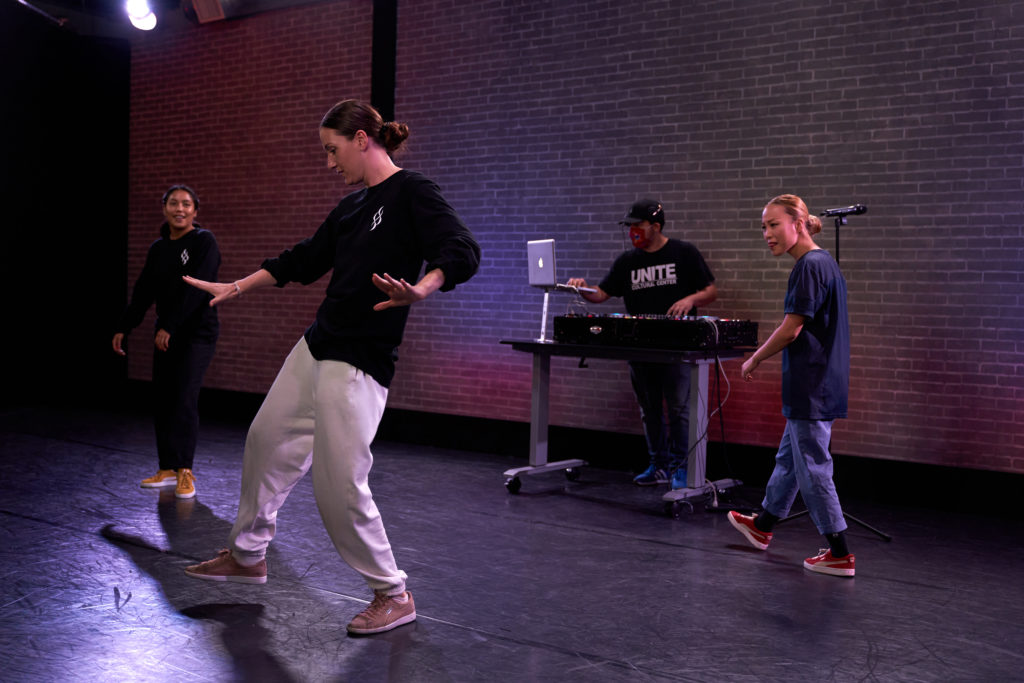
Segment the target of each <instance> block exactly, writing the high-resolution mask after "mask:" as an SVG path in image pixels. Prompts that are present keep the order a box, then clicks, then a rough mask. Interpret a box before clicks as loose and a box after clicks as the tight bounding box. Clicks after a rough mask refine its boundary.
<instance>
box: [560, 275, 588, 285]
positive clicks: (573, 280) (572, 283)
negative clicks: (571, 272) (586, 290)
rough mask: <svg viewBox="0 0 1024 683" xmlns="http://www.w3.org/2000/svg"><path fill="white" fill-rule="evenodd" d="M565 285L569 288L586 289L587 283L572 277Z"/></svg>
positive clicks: (579, 278)
mask: <svg viewBox="0 0 1024 683" xmlns="http://www.w3.org/2000/svg"><path fill="white" fill-rule="evenodd" d="M565 284H566V285H568V286H569V287H586V286H587V281H586V280H584V279H583V278H581V277H572V278H569V281H568V282H566V283H565Z"/></svg>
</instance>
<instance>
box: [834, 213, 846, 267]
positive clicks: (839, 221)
mask: <svg viewBox="0 0 1024 683" xmlns="http://www.w3.org/2000/svg"><path fill="white" fill-rule="evenodd" d="M840 225H846V216H836V263H839V226H840Z"/></svg>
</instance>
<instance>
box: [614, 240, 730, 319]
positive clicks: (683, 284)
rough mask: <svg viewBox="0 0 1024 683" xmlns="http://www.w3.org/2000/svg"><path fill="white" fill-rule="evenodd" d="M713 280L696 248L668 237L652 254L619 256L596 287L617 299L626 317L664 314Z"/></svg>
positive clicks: (634, 252) (640, 251) (635, 252)
mask: <svg viewBox="0 0 1024 683" xmlns="http://www.w3.org/2000/svg"><path fill="white" fill-rule="evenodd" d="M714 281H715V278H714V276H713V275H712V274H711V269H710V268H708V265H707V263H705V262H704V257H703V256H701V254H700V252H699V251H698V250H697V247H695V246H693V245H692V244H690V243H689V242H684V241H682V240H677V239H671V238H670V239H669V240H668V242H666V243H665V245H664V246H663V247H662V248H661V249H658V250H657V251H655V252H652V253H649V252H646V251H644V250H643V249H631V250H629V251H627V252H624V253H623V254H621V255H620V256H619V257H618V258H617V259H615V263H613V264H612V268H611V270H610V271H609V272H608V274H607V275H606V276H605V277H604V279H603V280H601V284H600V287H601V289H603V290H604V291H605V292H606V293H608V294H609V295H611V296H621V297H622V298H623V300H624V301H625V304H626V311H627V312H629V314H630V315H665V314H667V313H668V309H669V308H671V307H672V304H674V303H675V302H677V301H679V300H680V299H682V298H683V297H685V296H689V295H690V294H693V293H694V292H699V291H700V290H702V289H704V288H705V287H707V286H708V285H710V284H711V283H712V282H714ZM695 312H696V309H692V310H691V311H688V312H687V314H688V315H693V314H694V313H695Z"/></svg>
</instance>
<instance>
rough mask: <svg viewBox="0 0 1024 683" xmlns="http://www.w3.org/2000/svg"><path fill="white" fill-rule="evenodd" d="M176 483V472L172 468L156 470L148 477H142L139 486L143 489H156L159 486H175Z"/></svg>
mask: <svg viewBox="0 0 1024 683" xmlns="http://www.w3.org/2000/svg"><path fill="white" fill-rule="evenodd" d="M177 483H178V473H177V472H175V471H174V470H157V473H156V474H154V475H153V476H152V477H149V478H148V479H143V480H142V483H141V484H140V486H141V487H142V488H144V489H156V488H160V487H161V486H175V485H176V484H177Z"/></svg>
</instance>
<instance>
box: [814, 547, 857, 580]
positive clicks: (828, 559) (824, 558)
mask: <svg viewBox="0 0 1024 683" xmlns="http://www.w3.org/2000/svg"><path fill="white" fill-rule="evenodd" d="M804 569H810V570H811V571H812V572H820V573H822V574H831V575H832V576H853V573H854V571H853V570H854V557H853V553H850V554H849V555H847V556H846V557H832V551H831V550H828V549H826V548H822V549H821V550H819V551H818V554H817V555H815V556H814V557H808V558H807V559H806V560H804Z"/></svg>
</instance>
